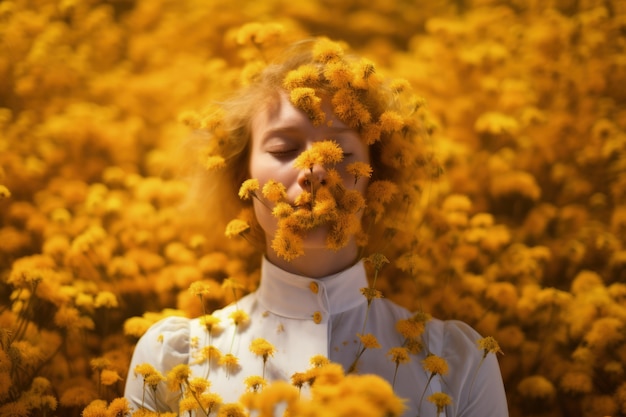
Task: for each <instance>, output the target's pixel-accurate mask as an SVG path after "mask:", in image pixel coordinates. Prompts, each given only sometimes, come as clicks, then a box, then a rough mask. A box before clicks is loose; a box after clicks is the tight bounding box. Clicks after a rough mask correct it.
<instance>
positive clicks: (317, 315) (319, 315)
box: [313, 311, 322, 324]
mask: <svg viewBox="0 0 626 417" xmlns="http://www.w3.org/2000/svg"><path fill="white" fill-rule="evenodd" d="M313 322H314V323H315V324H320V323H321V322H322V313H320V312H319V311H316V312H315V313H313Z"/></svg>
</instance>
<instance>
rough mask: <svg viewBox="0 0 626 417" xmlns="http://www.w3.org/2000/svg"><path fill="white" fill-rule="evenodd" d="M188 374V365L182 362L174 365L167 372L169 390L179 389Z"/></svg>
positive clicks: (189, 370) (189, 373)
mask: <svg viewBox="0 0 626 417" xmlns="http://www.w3.org/2000/svg"><path fill="white" fill-rule="evenodd" d="M190 375H191V369H190V368H189V365H187V364H184V363H182V364H179V365H176V366H174V367H173V368H172V369H171V370H170V371H169V372H168V373H167V386H168V388H169V389H170V391H178V390H180V389H181V387H182V385H183V384H185V383H186V382H187V381H188V379H189V376H190Z"/></svg>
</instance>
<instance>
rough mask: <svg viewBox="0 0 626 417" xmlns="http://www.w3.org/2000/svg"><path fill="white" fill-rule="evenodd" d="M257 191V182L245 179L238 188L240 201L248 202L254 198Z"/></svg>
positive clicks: (253, 179)
mask: <svg viewBox="0 0 626 417" xmlns="http://www.w3.org/2000/svg"><path fill="white" fill-rule="evenodd" d="M258 189H259V180H257V179H255V178H250V179H247V180H245V181H244V182H243V184H241V187H240V188H239V198H241V199H242V200H249V199H250V198H252V197H254V196H255V192H256V191H258Z"/></svg>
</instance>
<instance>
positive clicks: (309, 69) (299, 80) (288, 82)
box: [283, 64, 320, 91]
mask: <svg viewBox="0 0 626 417" xmlns="http://www.w3.org/2000/svg"><path fill="white" fill-rule="evenodd" d="M319 81H320V75H319V71H318V69H317V66H315V65H312V64H306V65H301V66H299V67H298V68H297V69H295V70H293V71H289V72H288V73H287V75H286V76H285V79H284V80H283V87H284V88H285V89H286V90H288V91H289V90H293V89H294V88H298V87H312V86H315V85H317V84H318V83H319Z"/></svg>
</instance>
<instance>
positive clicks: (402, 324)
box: [396, 318, 424, 339]
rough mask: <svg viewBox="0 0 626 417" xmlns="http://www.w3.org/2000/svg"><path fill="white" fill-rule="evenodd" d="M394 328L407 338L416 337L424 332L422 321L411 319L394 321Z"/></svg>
mask: <svg viewBox="0 0 626 417" xmlns="http://www.w3.org/2000/svg"><path fill="white" fill-rule="evenodd" d="M396 330H397V331H398V333H400V334H401V335H402V336H403V337H405V338H407V339H417V338H419V337H420V336H421V335H422V333H424V323H423V322H421V321H417V320H412V319H410V318H409V319H400V320H398V321H397V322H396Z"/></svg>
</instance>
